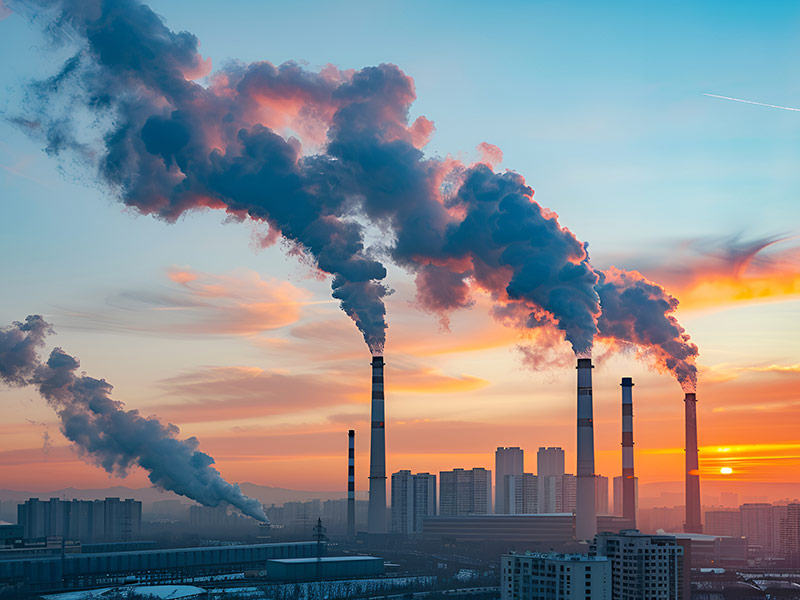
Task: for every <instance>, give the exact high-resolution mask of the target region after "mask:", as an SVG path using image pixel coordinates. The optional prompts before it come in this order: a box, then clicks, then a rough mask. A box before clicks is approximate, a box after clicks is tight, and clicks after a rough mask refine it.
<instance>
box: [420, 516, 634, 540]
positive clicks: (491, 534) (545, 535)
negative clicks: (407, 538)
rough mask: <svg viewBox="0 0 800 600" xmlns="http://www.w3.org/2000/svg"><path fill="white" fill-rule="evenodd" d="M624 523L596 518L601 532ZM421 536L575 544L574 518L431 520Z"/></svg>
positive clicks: (500, 517)
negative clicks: (573, 542) (572, 542)
mask: <svg viewBox="0 0 800 600" xmlns="http://www.w3.org/2000/svg"><path fill="white" fill-rule="evenodd" d="M624 524H625V520H624V519H622V518H620V517H614V516H610V515H601V516H599V517H598V519H597V527H598V529H599V530H600V531H619V530H620V527H621V526H623V525H624ZM422 536H423V538H424V539H427V540H430V541H440V542H452V541H455V542H485V541H503V542H526V543H528V542H532V541H533V542H537V543H539V542H541V543H542V544H544V543H547V544H560V543H566V542H571V541H574V539H575V515H573V514H572V513H560V514H525V515H461V516H445V515H441V514H440V515H439V516H436V517H428V518H426V519H425V520H424V522H423V526H422Z"/></svg>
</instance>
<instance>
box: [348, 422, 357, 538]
mask: <svg viewBox="0 0 800 600" xmlns="http://www.w3.org/2000/svg"><path fill="white" fill-rule="evenodd" d="M347 438H348V449H347V537H349V538H353V537H355V536H356V432H355V430H354V429H351V430H350V431H348V432H347Z"/></svg>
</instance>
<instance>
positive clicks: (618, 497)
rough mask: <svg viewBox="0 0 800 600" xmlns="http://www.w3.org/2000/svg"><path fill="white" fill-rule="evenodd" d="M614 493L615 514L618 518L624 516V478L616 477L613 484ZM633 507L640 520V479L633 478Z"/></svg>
mask: <svg viewBox="0 0 800 600" xmlns="http://www.w3.org/2000/svg"><path fill="white" fill-rule="evenodd" d="M612 486H613V488H614V491H613V495H614V514H615V515H617V516H618V517H621V516H622V497H623V495H624V494H623V487H624V486H623V484H622V476H617V477H614V480H613V484H612ZM633 505H634V510H635V513H636V515H637V518H638V514H639V478H638V477H634V478H633Z"/></svg>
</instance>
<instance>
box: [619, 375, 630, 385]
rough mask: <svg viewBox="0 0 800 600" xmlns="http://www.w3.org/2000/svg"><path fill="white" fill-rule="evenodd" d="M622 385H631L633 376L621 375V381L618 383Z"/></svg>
mask: <svg viewBox="0 0 800 600" xmlns="http://www.w3.org/2000/svg"><path fill="white" fill-rule="evenodd" d="M620 385H621V386H622V387H633V378H632V377H623V378H622V383H620Z"/></svg>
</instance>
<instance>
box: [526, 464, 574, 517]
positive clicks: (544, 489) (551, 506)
mask: <svg viewBox="0 0 800 600" xmlns="http://www.w3.org/2000/svg"><path fill="white" fill-rule="evenodd" d="M536 485H537V508H536V512H537V513H538V514H550V513H562V512H574V511H575V494H576V489H577V480H576V478H575V476H574V475H571V474H569V473H567V474H564V475H537V476H536Z"/></svg>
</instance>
